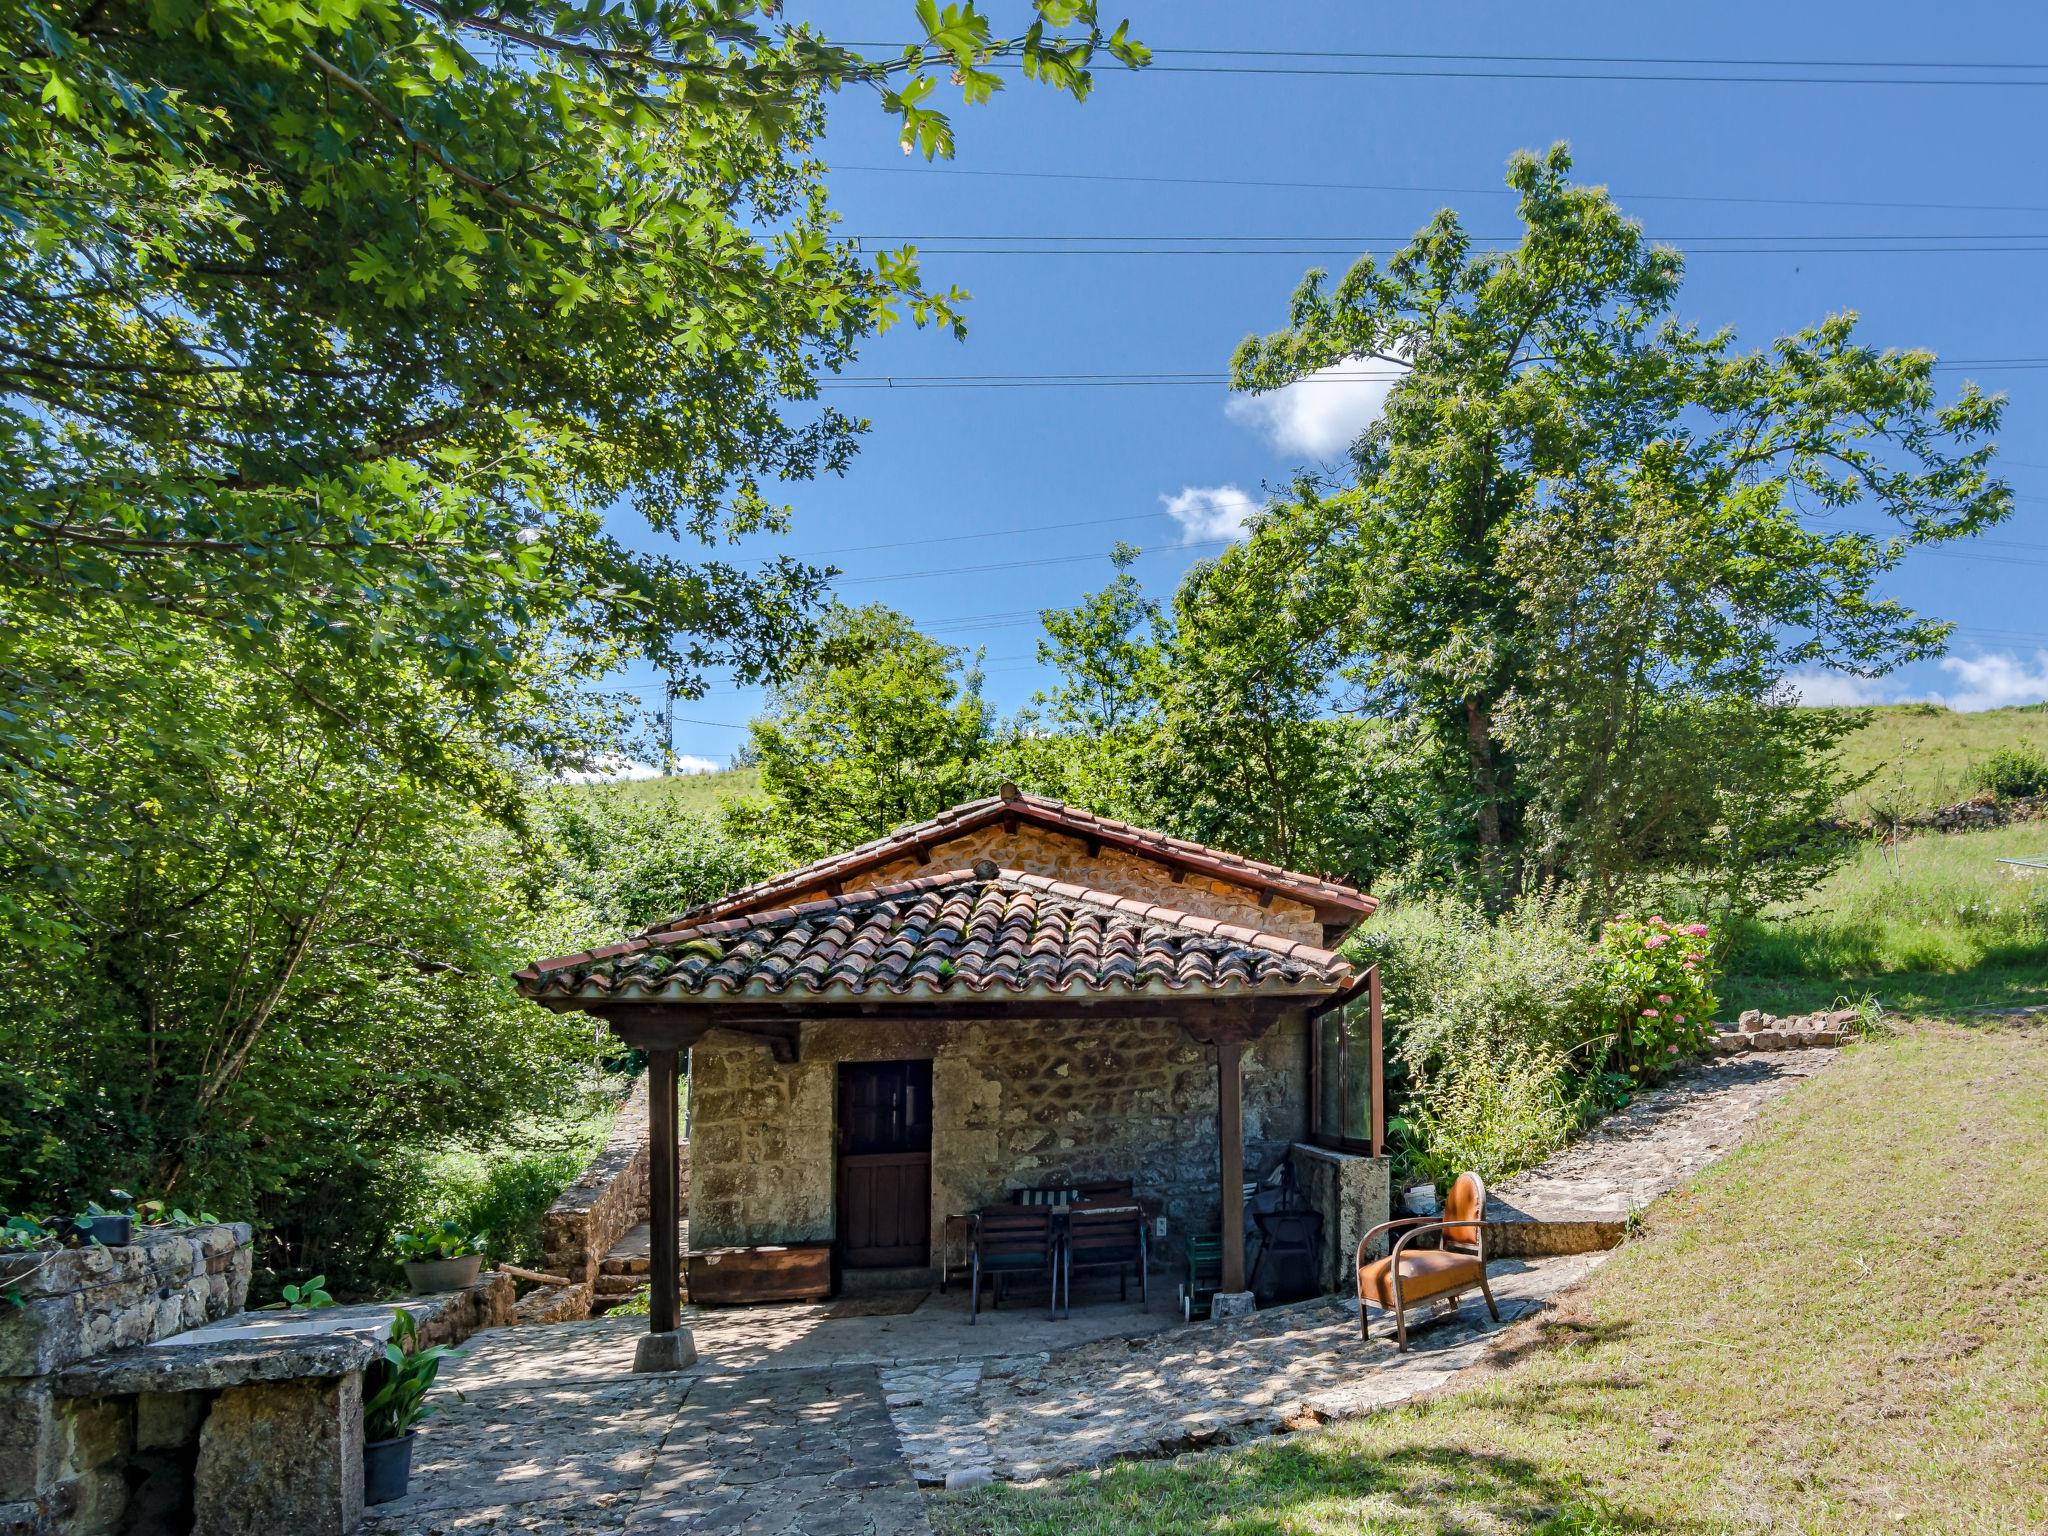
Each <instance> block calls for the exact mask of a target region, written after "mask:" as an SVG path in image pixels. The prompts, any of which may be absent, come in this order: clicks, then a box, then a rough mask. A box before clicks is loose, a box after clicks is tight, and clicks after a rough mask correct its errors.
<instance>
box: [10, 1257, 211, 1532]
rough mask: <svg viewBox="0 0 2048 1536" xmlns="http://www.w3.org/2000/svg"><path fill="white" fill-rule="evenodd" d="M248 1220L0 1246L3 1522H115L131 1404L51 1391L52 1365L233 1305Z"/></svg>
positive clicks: (185, 1325) (193, 1322) (69, 1526)
mask: <svg viewBox="0 0 2048 1536" xmlns="http://www.w3.org/2000/svg"><path fill="white" fill-rule="evenodd" d="M249 1273H250V1251H249V1228H248V1227H247V1225H245V1224H242V1223H239V1222H238V1223H232V1224H229V1225H222V1226H204V1227H178V1228H151V1227H143V1228H140V1229H138V1231H137V1233H136V1241H135V1242H134V1243H132V1244H130V1245H128V1246H126V1247H122V1248H77V1249H67V1250H59V1251H56V1252H47V1251H46V1252H41V1253H35V1252H31V1253H22V1254H11V1255H9V1256H7V1257H6V1258H0V1290H4V1291H6V1292H7V1293H8V1294H10V1295H12V1296H14V1297H17V1298H19V1300H20V1302H21V1305H19V1306H15V1305H12V1304H10V1303H0V1531H6V1532H10V1533H11V1532H14V1531H17V1530H18V1531H24V1532H44V1531H58V1530H63V1531H79V1532H93V1531H101V1530H113V1529H115V1526H116V1522H117V1521H118V1520H119V1518H120V1516H121V1512H122V1510H123V1509H124V1508H125V1507H126V1504H127V1494H128V1489H127V1484H126V1480H125V1477H124V1474H123V1465H124V1463H125V1462H126V1460H127V1458H128V1457H129V1455H130V1453H131V1451H133V1449H134V1448H135V1439H136V1429H135V1410H134V1406H133V1404H132V1403H127V1404H122V1403H114V1402H109V1401H105V1400H102V1399H97V1398H87V1399H79V1398H68V1397H60V1396H58V1395H57V1393H56V1392H55V1390H54V1389H53V1387H52V1383H51V1377H52V1376H53V1375H54V1374H55V1373H56V1372H58V1371H61V1370H63V1369H65V1368H66V1367H69V1366H72V1365H75V1364H76V1363H77V1362H79V1361H81V1360H85V1359H88V1358H90V1357H92V1356H95V1355H100V1354H104V1353H106V1352H107V1351H109V1350H116V1349H125V1348H128V1347H131V1346H134V1345H140V1344H153V1343H156V1342H157V1341H158V1340H161V1339H166V1338H169V1337H171V1336H172V1335H174V1334H177V1333H181V1332H184V1331H185V1330H186V1329H189V1328H194V1327H198V1326H200V1325H203V1324H205V1323H208V1322H213V1321H217V1320H219V1319H221V1318H224V1317H228V1316H230V1315H232V1314H233V1313H235V1312H238V1311H240V1310H241V1307H242V1304H243V1303H244V1302H245V1301H246V1300H247V1299H248V1295H249Z"/></svg>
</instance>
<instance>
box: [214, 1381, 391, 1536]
mask: <svg viewBox="0 0 2048 1536" xmlns="http://www.w3.org/2000/svg"><path fill="white" fill-rule="evenodd" d="M362 1518H363V1376H362V1372H360V1371H351V1372H350V1373H349V1374H347V1375H345V1376H338V1377H326V1378H315V1379H310V1380H307V1379H301V1380H297V1381H262V1382H252V1383H249V1384H248V1385H245V1386H237V1387H227V1388H225V1389H223V1390H222V1392H221V1394H220V1396H219V1397H218V1398H216V1399H215V1400H214V1404H213V1411H212V1412H211V1413H209V1414H208V1415H207V1416H206V1423H205V1425H204V1426H203V1427H202V1428H201V1430H200V1432H199V1463H198V1465H197V1467H196V1468H194V1470H193V1476H192V1536H257V1533H259V1532H278V1533H282V1532H285V1531H290V1532H292V1533H294V1536H348V1533H349V1532H350V1531H353V1530H354V1529H355V1528H356V1526H357V1524H358V1523H359V1522H360V1521H361V1520H362Z"/></svg>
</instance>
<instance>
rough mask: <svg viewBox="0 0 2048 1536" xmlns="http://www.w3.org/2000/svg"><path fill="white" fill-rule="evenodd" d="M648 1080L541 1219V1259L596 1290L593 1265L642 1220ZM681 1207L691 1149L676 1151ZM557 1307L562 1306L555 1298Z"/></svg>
mask: <svg viewBox="0 0 2048 1536" xmlns="http://www.w3.org/2000/svg"><path fill="white" fill-rule="evenodd" d="M647 1159H648V1145H647V1078H646V1076H645V1075H644V1074H643V1075H642V1076H641V1078H640V1079H639V1081H637V1082H636V1083H634V1085H633V1091H632V1092H631V1093H630V1094H629V1095H627V1097H626V1101H625V1103H623V1104H621V1105H620V1106H619V1115H618V1118H617V1119H616V1120H614V1121H613V1122H612V1129H611V1134H610V1136H608V1137H607V1138H606V1140H605V1147H604V1150H603V1151H602V1152H600V1153H599V1154H598V1155H597V1157H596V1158H594V1159H593V1160H592V1161H591V1164H590V1166H589V1167H588V1168H586V1169H584V1170H583V1172H582V1173H581V1174H580V1175H579V1176H578V1177H577V1179H576V1182H575V1183H573V1184H571V1185H570V1186H569V1187H568V1188H567V1189H565V1190H563V1191H562V1194H561V1197H560V1198H559V1199H557V1200H556V1201H555V1203H554V1204H553V1205H551V1206H549V1207H548V1210H547V1214H546V1215H545V1216H543V1217H542V1218H541V1247H542V1251H543V1253H544V1258H543V1259H542V1263H543V1265H544V1267H545V1268H546V1269H548V1270H549V1271H550V1272H551V1273H553V1274H557V1275H566V1276H567V1277H568V1278H569V1279H571V1280H573V1281H575V1282H576V1283H577V1284H579V1285H581V1286H583V1287H584V1295H585V1296H586V1297H588V1296H589V1295H590V1294H592V1293H593V1292H594V1291H595V1290H596V1288H597V1276H598V1267H599V1266H600V1265H601V1264H602V1263H603V1262H604V1256H605V1255H606V1254H608V1253H610V1252H611V1251H612V1249H613V1248H614V1247H616V1246H617V1245H618V1241H619V1239H620V1238H621V1237H624V1236H625V1235H626V1233H627V1232H629V1231H631V1230H632V1229H633V1228H634V1227H636V1226H638V1225H639V1224H640V1223H641V1222H643V1221H645V1220H646V1219H647V1175H648V1163H647ZM678 1171H679V1172H680V1175H681V1179H680V1185H679V1187H680V1190H681V1197H682V1208H683V1209H684V1210H685V1211H687V1210H688V1209H689V1201H690V1148H689V1144H688V1143H687V1142H685V1143H684V1144H683V1146H682V1148H681V1149H680V1153H679V1170H678ZM556 1305H557V1307H559V1306H560V1305H561V1303H560V1301H559V1300H558V1301H557V1304H556Z"/></svg>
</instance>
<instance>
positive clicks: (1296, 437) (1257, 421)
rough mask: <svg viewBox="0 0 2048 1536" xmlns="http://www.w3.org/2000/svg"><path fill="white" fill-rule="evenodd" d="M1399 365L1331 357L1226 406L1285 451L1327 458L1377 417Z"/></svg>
mask: <svg viewBox="0 0 2048 1536" xmlns="http://www.w3.org/2000/svg"><path fill="white" fill-rule="evenodd" d="M1401 371H1402V370H1401V366H1400V365H1399V364H1398V363H1389V362H1384V361H1382V360H1380V359H1378V358H1358V359H1356V360H1354V361H1349V362H1342V363H1333V364H1331V365H1330V366H1329V367H1328V368H1319V369H1317V370H1316V371H1315V372H1314V373H1312V374H1310V375H1308V377H1306V378H1304V379H1301V380H1299V381H1297V382H1295V383H1293V384H1289V385H1288V386H1287V387H1286V388H1284V389H1276V390H1274V391H1272V392H1271V393H1270V394H1264V395H1236V396H1233V397H1232V398H1231V399H1230V401H1229V402H1228V403H1227V404H1225V406H1224V407H1223V410H1224V414H1226V415H1227V416H1229V418H1230V419H1231V420H1232V421H1234V422H1237V423H1238V424H1239V425H1241V426H1248V427H1253V428H1256V429H1257V430H1258V431H1260V432H1263V433H1265V435H1266V440H1267V441H1268V442H1270V443H1271V444H1272V445H1273V446H1274V447H1275V448H1278V449H1279V450H1280V451H1281V452H1283V453H1305V454H1308V455H1310V456H1311V457H1314V458H1327V457H1328V456H1330V455H1331V454H1335V453H1341V452H1343V451H1344V450H1345V449H1346V448H1349V447H1350V446H1351V445H1352V444H1353V443H1355V442H1357V441H1358V436H1359V434H1360V433H1361V432H1363V431H1364V430H1365V429H1366V428H1367V427H1369V426H1371V425H1372V424H1373V423H1374V422H1375V421H1377V420H1379V415H1380V412H1381V411H1382V410H1384V409H1385V408H1386V404H1387V396H1388V394H1390V393H1391V392H1392V391H1393V388H1394V386H1395V385H1396V384H1398V383H1399V382H1400V374H1401Z"/></svg>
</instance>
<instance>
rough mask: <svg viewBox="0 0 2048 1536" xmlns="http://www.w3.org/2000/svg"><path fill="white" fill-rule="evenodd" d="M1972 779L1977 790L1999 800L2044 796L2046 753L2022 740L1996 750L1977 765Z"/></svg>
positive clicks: (2047, 770) (2047, 788)
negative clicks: (2025, 796) (1987, 792)
mask: <svg viewBox="0 0 2048 1536" xmlns="http://www.w3.org/2000/svg"><path fill="white" fill-rule="evenodd" d="M1973 777H1974V778H1975V780H1976V783H1977V787H1978V788H1979V789H1982V790H1988V791H1990V792H1991V793H1992V794H1994V795H1996V796H1998V797H1999V798H2000V799H2001V800H2010V799H2014V798H2017V797H2018V796H2021V795H2048V753H2044V752H2043V751H2042V750H2041V749H2040V748H2039V747H2037V746H2035V745H2034V744H2033V743H2032V742H2025V741H2023V742H2019V743H2017V744H2016V745H2013V746H2010V747H2000V748H1999V749H1998V750H1997V751H1996V752H1994V753H1992V754H1991V755H1990V756H1989V757H1987V758H1985V759H1984V761H1983V762H1981V763H1979V764H1978V765H1977V768H1976V772H1975V774H1974V775H1973Z"/></svg>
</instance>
